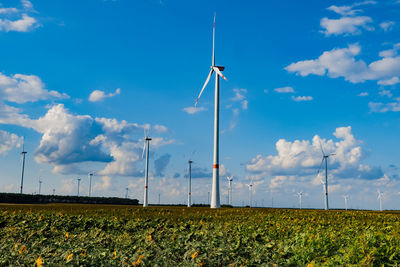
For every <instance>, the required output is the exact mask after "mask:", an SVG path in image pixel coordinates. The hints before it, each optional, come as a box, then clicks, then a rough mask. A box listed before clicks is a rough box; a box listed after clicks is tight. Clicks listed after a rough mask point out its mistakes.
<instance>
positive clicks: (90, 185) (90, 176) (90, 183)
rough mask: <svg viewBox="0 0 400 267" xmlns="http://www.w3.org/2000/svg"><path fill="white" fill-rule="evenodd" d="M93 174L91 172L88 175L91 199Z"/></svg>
mask: <svg viewBox="0 0 400 267" xmlns="http://www.w3.org/2000/svg"><path fill="white" fill-rule="evenodd" d="M93 174H94V173H93V172H89V173H88V177H89V197H91V196H92V177H93Z"/></svg>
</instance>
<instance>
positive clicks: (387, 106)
mask: <svg viewBox="0 0 400 267" xmlns="http://www.w3.org/2000/svg"><path fill="white" fill-rule="evenodd" d="M394 100H395V101H394V102H389V103H382V102H369V103H368V106H369V109H370V111H371V112H378V113H384V112H388V111H393V112H399V111H400V97H397V98H395V99H394Z"/></svg>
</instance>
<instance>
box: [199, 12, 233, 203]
mask: <svg viewBox="0 0 400 267" xmlns="http://www.w3.org/2000/svg"><path fill="white" fill-rule="evenodd" d="M213 25H214V26H213V52H212V63H211V70H210V72H209V74H208V76H207V79H206V81H205V83H204V85H203V88H202V89H201V91H200V94H199V96H198V97H197V99H196V103H195V107H196V105H197V102H198V101H199V99H200V96H201V94H202V93H203V91H204V89H205V88H206V86H207V84H208V82H209V81H210V78H211V75H212V74H213V72H214V71H215V103H214V159H213V178H212V191H211V208H212V209H215V208H220V206H221V205H220V194H219V77H220V76H221V77H222V78H223V79H225V80H227V79H226V78H225V76H224V75H222V72H221V71H223V70H224V69H225V67H222V66H216V65H215V15H214V24H213Z"/></svg>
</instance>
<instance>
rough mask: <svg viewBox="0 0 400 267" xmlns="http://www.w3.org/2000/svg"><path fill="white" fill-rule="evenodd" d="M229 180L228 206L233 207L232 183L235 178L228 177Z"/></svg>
mask: <svg viewBox="0 0 400 267" xmlns="http://www.w3.org/2000/svg"><path fill="white" fill-rule="evenodd" d="M226 179H227V180H228V204H229V205H231V206H232V181H233V176H228V177H226Z"/></svg>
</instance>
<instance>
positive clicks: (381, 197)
mask: <svg viewBox="0 0 400 267" xmlns="http://www.w3.org/2000/svg"><path fill="white" fill-rule="evenodd" d="M382 199H383V193H382V192H381V191H380V190H378V200H379V210H380V211H382Z"/></svg>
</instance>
